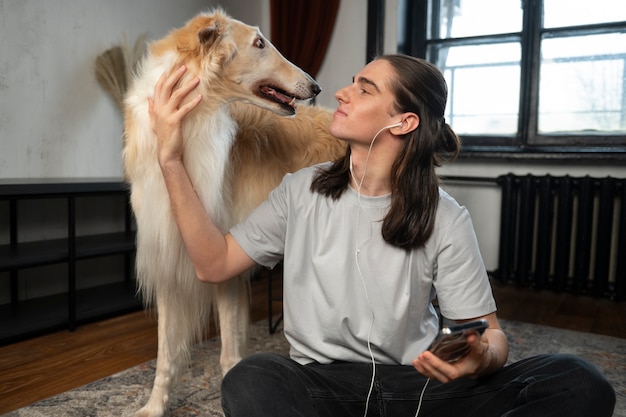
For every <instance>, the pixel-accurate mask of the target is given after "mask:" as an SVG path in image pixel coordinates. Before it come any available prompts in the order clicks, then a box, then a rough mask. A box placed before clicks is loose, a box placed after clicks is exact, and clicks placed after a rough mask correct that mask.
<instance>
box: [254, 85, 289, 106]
mask: <svg viewBox="0 0 626 417" xmlns="http://www.w3.org/2000/svg"><path fill="white" fill-rule="evenodd" d="M262 90H263V93H264V94H266V95H268V96H271V97H274V98H275V99H276V101H280V102H281V103H285V104H288V105H290V106H294V105H295V103H296V99H295V98H294V97H289V96H287V95H285V94H283V93H281V92H280V91H277V90H274V89H273V88H271V87H267V86H265V87H263V88H262Z"/></svg>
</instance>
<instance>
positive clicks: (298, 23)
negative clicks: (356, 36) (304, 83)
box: [270, 0, 339, 77]
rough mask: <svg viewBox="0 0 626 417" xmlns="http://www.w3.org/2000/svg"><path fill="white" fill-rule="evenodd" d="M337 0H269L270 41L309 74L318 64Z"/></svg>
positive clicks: (324, 54)
mask: <svg viewBox="0 0 626 417" xmlns="http://www.w3.org/2000/svg"><path fill="white" fill-rule="evenodd" d="M338 11H339V0H271V2H270V19H271V21H270V23H271V32H270V36H271V41H272V43H273V44H274V46H276V48H278V50H279V51H280V53H281V54H283V55H284V56H285V58H287V59H288V60H290V61H291V62H293V63H294V64H296V65H297V66H299V67H300V68H302V69H303V70H304V71H306V72H307V73H309V74H310V75H311V76H312V77H315V76H317V73H318V71H319V70H320V68H321V67H322V63H323V62H324V57H325V56H326V49H327V48H328V44H329V42H330V37H331V35H332V33H333V28H334V26H335V20H336V18H337V12H338Z"/></svg>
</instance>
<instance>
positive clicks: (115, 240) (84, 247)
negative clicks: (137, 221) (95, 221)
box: [76, 232, 135, 259]
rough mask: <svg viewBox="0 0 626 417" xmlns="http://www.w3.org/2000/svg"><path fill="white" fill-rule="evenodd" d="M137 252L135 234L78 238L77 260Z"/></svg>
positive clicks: (111, 234)
mask: <svg viewBox="0 0 626 417" xmlns="http://www.w3.org/2000/svg"><path fill="white" fill-rule="evenodd" d="M134 251H135V233H134V232H129V233H126V232H120V233H110V234H106V235H93V236H82V237H78V238H76V259H85V258H92V257H95V256H105V255H115V254H119V253H128V252H134Z"/></svg>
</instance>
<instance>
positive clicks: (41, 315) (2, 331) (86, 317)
mask: <svg viewBox="0 0 626 417" xmlns="http://www.w3.org/2000/svg"><path fill="white" fill-rule="evenodd" d="M99 196H111V198H112V200H111V201H112V202H113V203H114V204H118V203H119V204H121V205H122V206H121V207H123V211H118V210H115V211H113V213H115V214H111V215H110V214H108V212H106V213H100V214H98V213H89V212H88V211H86V209H85V206H83V205H81V204H80V203H77V200H78V199H80V198H85V197H99ZM60 198H61V199H66V201H67V205H66V209H65V210H66V218H65V219H62V220H57V221H58V222H59V223H58V224H53V225H51V226H52V227H56V228H57V229H58V227H59V226H61V227H65V228H66V233H65V234H63V235H61V236H60V238H55V239H42V240H40V241H34V242H21V241H20V239H19V238H20V230H18V229H19V228H20V224H28V223H27V222H28V217H26V220H24V219H21V223H20V221H19V220H20V218H21V216H22V215H26V216H28V215H31V214H32V211H33V210H34V212H35V213H39V214H41V213H46V210H47V209H48V206H47V204H49V203H46V200H51V199H52V200H58V199H60ZM33 199H38V200H41V205H39V204H36V205H33V204H30V205H21V204H19V203H18V202H19V201H20V200H33ZM129 200H130V195H129V186H128V184H126V183H125V182H123V181H121V180H120V179H119V178H87V179H72V178H67V179H64V178H61V179H55V178H50V179H46V178H43V179H29V178H26V179H0V202H1V201H6V202H7V207H8V213H7V214H8V216H7V217H8V220H9V224H10V227H9V228H8V230H7V233H6V235H7V236H6V237H4V236H2V237H1V238H2V242H3V244H0V272H3V273H4V272H8V273H7V274H3V275H2V277H3V276H5V275H6V276H7V278H8V284H7V283H6V282H4V283H3V284H4V285H5V287H7V288H8V289H9V294H8V295H9V297H7V298H5V299H8V302H7V303H6V304H2V305H0V345H1V344H7V343H12V342H15V341H18V340H24V339H27V338H30V337H34V336H38V335H41V334H45V333H49V332H52V331H57V330H61V329H66V330H70V331H71V330H74V329H75V328H76V326H77V325H78V324H82V323H86V322H90V321H95V320H100V319H103V318H107V317H112V316H116V315H119V314H125V313H127V312H130V311H135V310H138V309H141V308H142V307H143V305H142V302H141V299H140V297H139V296H137V290H136V284H135V279H134V273H133V271H134V270H133V268H132V255H133V254H134V252H135V238H136V233H135V231H134V230H133V215H132V211H131V207H130V201H129ZM23 207H28V209H27V210H25V209H24V208H23ZM57 207H58V204H57ZM116 207H118V208H119V207H120V206H116ZM122 213H123V214H122ZM100 217H104V219H102V218H100ZM120 217H123V219H120ZM57 218H58V216H57ZM77 218H78V219H80V223H81V224H80V226H84V222H85V221H86V219H89V220H88V221H90V222H94V223H97V224H100V223H102V221H103V220H104V221H106V222H108V223H110V224H111V225H114V226H111V227H112V228H113V227H115V229H111V230H116V231H115V232H112V233H104V234H95V235H86V236H76V230H77ZM120 220H123V222H124V226H123V227H122V228H121V229H122V230H119V229H120V227H119V224H120ZM0 221H4V219H0ZM107 256H124V258H125V259H124V262H122V263H121V264H116V265H119V266H116V268H119V277H118V276H117V275H116V274H117V269H116V270H112V271H109V272H108V273H110V274H111V273H112V274H114V276H112V277H109V278H112V279H111V280H107V281H115V282H114V283H111V284H104V285H98V284H97V283H95V282H93V280H92V281H90V279H89V278H90V277H89V275H84V274H83V275H82V276H80V277H79V276H78V275H77V274H78V272H77V271H78V270H81V268H78V265H79V262H80V261H82V260H87V259H92V258H96V257H107ZM102 262H106V261H104V260H103V261H102ZM62 263H64V264H66V265H67V268H66V269H65V270H66V271H67V275H65V274H64V276H63V277H59V276H55V278H56V279H57V282H58V284H57V285H56V287H55V290H54V291H60V290H59V288H63V287H65V288H67V290H66V291H65V292H63V293H62V294H55V295H48V296H44V297H39V298H34V299H31V298H28V297H27V294H29V291H28V286H29V285H37V284H34V283H36V282H37V280H24V277H27V278H29V277H32V276H37V273H38V272H37V271H31V272H29V273H28V274H22V271H23V270H26V269H29V268H35V267H41V266H45V265H52V264H62ZM44 278H45V276H44ZM60 279H63V280H64V281H63V282H60V281H59V280H60ZM29 281H30V282H31V283H29ZM81 285H82V286H85V285H88V286H90V287H89V288H83V289H80V290H77V288H79V287H81ZM24 288H26V289H24ZM34 293H37V292H36V291H35V292H34ZM45 293H46V291H45V290H44V291H42V292H39V294H45Z"/></svg>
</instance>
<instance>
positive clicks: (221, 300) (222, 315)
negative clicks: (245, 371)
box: [216, 273, 250, 374]
mask: <svg viewBox="0 0 626 417" xmlns="http://www.w3.org/2000/svg"><path fill="white" fill-rule="evenodd" d="M249 277H250V274H249V273H245V274H243V275H241V276H239V277H236V278H233V279H231V280H228V281H226V282H223V283H221V284H218V285H217V289H216V295H217V301H216V302H217V310H218V318H219V326H220V335H221V339H222V351H221V355H220V366H221V368H222V374H226V372H228V371H229V370H230V369H231V368H232V367H233V366H235V365H236V364H237V362H239V361H240V360H241V359H242V358H243V357H244V356H245V355H246V351H247V348H248V324H249V321H250V317H249V315H250V298H249V297H250V296H249V283H250V281H249Z"/></svg>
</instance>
